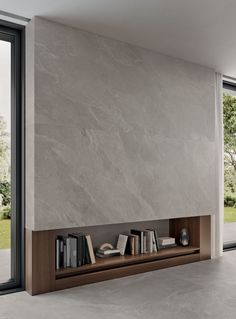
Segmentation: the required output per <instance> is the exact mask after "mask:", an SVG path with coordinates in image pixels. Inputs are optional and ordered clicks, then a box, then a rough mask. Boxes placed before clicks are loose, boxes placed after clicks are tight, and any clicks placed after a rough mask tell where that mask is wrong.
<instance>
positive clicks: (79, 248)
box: [77, 236, 83, 267]
mask: <svg viewBox="0 0 236 319" xmlns="http://www.w3.org/2000/svg"><path fill="white" fill-rule="evenodd" d="M77 257H78V261H77V263H78V267H80V266H82V265H83V264H82V262H83V252H82V239H81V236H79V237H77Z"/></svg>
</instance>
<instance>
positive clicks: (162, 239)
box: [159, 237, 175, 245]
mask: <svg viewBox="0 0 236 319" xmlns="http://www.w3.org/2000/svg"><path fill="white" fill-rule="evenodd" d="M159 243H160V244H161V245H163V244H164V245H165V244H175V238H173V237H159Z"/></svg>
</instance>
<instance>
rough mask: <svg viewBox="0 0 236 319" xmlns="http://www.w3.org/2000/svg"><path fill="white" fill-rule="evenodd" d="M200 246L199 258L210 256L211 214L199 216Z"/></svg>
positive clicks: (205, 258)
mask: <svg viewBox="0 0 236 319" xmlns="http://www.w3.org/2000/svg"><path fill="white" fill-rule="evenodd" d="M200 248H201V250H200V257H201V260H207V259H209V258H211V216H201V217H200Z"/></svg>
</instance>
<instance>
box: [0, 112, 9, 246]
mask: <svg viewBox="0 0 236 319" xmlns="http://www.w3.org/2000/svg"><path fill="white" fill-rule="evenodd" d="M10 204H11V184H10V136H9V133H8V132H7V125H6V122H5V120H4V118H3V117H2V116H0V220H2V219H10V218H11V208H10ZM1 225H2V224H1ZM0 231H1V229H0ZM0 238H1V237H0ZM0 246H1V242H0Z"/></svg>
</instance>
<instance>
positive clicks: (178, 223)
mask: <svg viewBox="0 0 236 319" xmlns="http://www.w3.org/2000/svg"><path fill="white" fill-rule="evenodd" d="M182 228H187V229H188V232H189V237H190V245H191V246H196V247H200V217H198V216H197V217H186V218H174V219H170V236H171V237H175V238H176V240H177V242H178V241H179V235H180V231H181V229H182Z"/></svg>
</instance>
